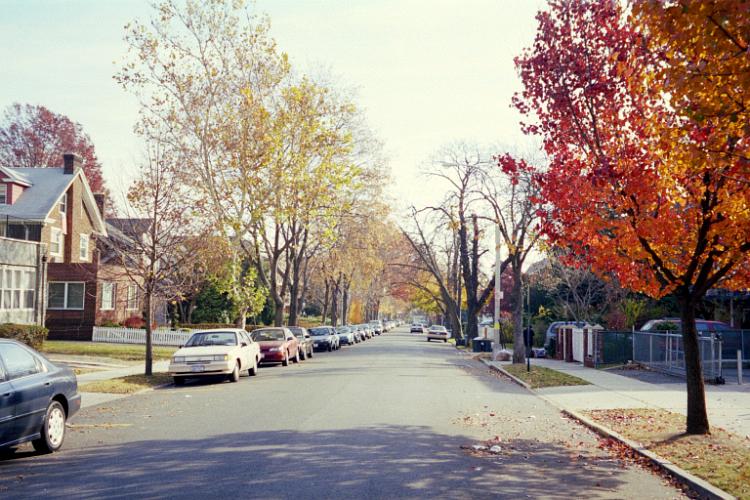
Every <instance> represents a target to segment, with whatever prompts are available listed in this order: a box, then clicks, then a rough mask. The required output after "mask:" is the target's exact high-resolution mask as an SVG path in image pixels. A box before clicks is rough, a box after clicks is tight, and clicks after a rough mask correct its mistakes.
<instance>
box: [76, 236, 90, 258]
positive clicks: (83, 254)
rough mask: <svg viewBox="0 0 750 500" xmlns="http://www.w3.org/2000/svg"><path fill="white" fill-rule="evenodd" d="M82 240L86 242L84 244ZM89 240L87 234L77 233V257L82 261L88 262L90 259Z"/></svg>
mask: <svg viewBox="0 0 750 500" xmlns="http://www.w3.org/2000/svg"><path fill="white" fill-rule="evenodd" d="M84 241H85V242H86V244H85V245H84V243H83V242H84ZM89 242H90V238H89V235H88V234H81V235H79V242H78V257H79V258H80V260H82V261H83V262H88V261H89V260H90V259H89ZM84 247H85V248H84Z"/></svg>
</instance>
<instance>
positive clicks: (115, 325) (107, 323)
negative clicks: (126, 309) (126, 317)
mask: <svg viewBox="0 0 750 500" xmlns="http://www.w3.org/2000/svg"><path fill="white" fill-rule="evenodd" d="M99 326H103V327H106V328H119V327H121V326H122V325H121V324H120V323H118V322H117V321H111V320H108V319H105V320H104V321H102V322H101V324H100V325H99Z"/></svg>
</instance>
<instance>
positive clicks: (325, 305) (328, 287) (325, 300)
mask: <svg viewBox="0 0 750 500" xmlns="http://www.w3.org/2000/svg"><path fill="white" fill-rule="evenodd" d="M325 282H326V292H325V295H323V313H322V316H323V317H322V318H321V323H323V324H324V325H325V324H326V318H327V317H328V298H329V296H330V294H331V284H330V283H329V282H328V280H327V279H326V280H325Z"/></svg>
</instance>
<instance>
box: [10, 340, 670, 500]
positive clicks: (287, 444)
mask: <svg viewBox="0 0 750 500" xmlns="http://www.w3.org/2000/svg"><path fill="white" fill-rule="evenodd" d="M70 423H71V429H70V432H69V434H68V436H67V440H66V443H65V445H64V447H63V450H62V451H60V452H58V453H56V454H53V455H48V456H34V455H33V454H32V453H31V451H30V450H31V448H30V447H22V448H20V449H19V450H18V451H16V452H15V453H14V454H12V455H11V456H9V457H6V458H4V459H3V460H2V461H0V498H3V499H9V498H24V499H26V498H36V497H44V498H76V499H88V498H123V499H124V498H128V499H130V498H222V499H224V498H263V499H273V498H337V499H338V498H357V499H360V498H410V497H412V498H421V497H437V498H472V499H474V498H514V499H515V498H580V497H591V498H639V499H643V498H676V497H679V496H680V492H679V491H677V490H675V489H674V488H672V487H670V486H668V485H667V484H665V483H664V481H662V480H661V479H660V478H659V477H657V476H654V475H652V474H651V473H649V472H647V471H645V470H643V469H640V468H637V467H632V466H627V465H625V464H621V463H620V462H618V460H617V459H615V458H613V457H612V456H610V455H608V454H607V453H606V452H604V451H602V450H600V449H599V448H598V447H597V439H596V437H595V436H594V435H593V434H591V433H590V432H589V431H587V430H585V429H583V428H581V427H580V426H578V425H577V424H575V423H573V422H570V421H569V420H567V419H565V418H563V417H562V416H561V415H560V413H559V412H558V411H556V410H555V409H554V408H553V407H551V406H549V405H548V404H546V403H544V402H543V401H541V400H539V399H538V398H536V397H535V396H533V395H531V394H529V393H527V392H526V391H525V390H523V389H521V388H520V387H518V386H516V385H514V384H512V383H510V382H509V381H506V380H503V379H501V378H499V377H498V376H495V375H493V374H492V373H491V372H489V371H488V370H487V369H486V368H485V367H484V366H483V365H481V364H480V363H478V362H476V361H473V360H471V359H470V358H469V357H468V356H466V355H463V354H460V353H458V352H457V351H456V350H455V349H454V348H452V347H451V346H450V345H447V344H442V343H440V344H438V343H428V342H426V341H425V340H424V338H423V337H420V336H417V335H410V334H408V333H402V332H391V333H388V334H385V335H383V336H381V337H378V338H375V339H373V340H369V341H367V342H366V343H364V344H359V345H356V346H354V347H348V348H347V347H344V348H343V349H342V350H341V351H339V352H334V353H320V354H317V355H316V356H315V357H314V358H313V359H312V360H308V361H304V362H301V363H300V364H299V365H292V366H289V367H281V366H278V367H267V368H262V369H261V371H260V375H259V376H257V377H253V378H249V377H243V378H242V379H241V381H240V382H239V383H237V384H231V383H225V382H221V383H212V384H208V383H193V384H190V383H189V384H188V385H186V386H185V387H181V388H175V387H169V388H166V389H161V390H156V391H152V392H148V393H144V394H140V395H137V396H133V397H130V398H125V399H121V400H117V401H114V402H111V403H109V404H104V405H100V406H96V407H91V408H87V409H84V410H83V411H81V412H80V413H79V414H78V415H77V416H76V417H74V418H73V419H72V420H71V422H70ZM495 437H498V438H499V442H500V447H501V451H500V453H498V454H494V453H487V452H475V451H474V450H473V449H471V447H472V446H473V445H475V444H482V443H483V441H484V440H487V439H493V440H494V438H495ZM466 448H469V449H466Z"/></svg>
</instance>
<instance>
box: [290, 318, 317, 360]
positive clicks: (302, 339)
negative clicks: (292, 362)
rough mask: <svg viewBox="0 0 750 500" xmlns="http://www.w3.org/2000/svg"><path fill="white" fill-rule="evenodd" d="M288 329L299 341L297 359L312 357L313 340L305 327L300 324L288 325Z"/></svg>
mask: <svg viewBox="0 0 750 500" xmlns="http://www.w3.org/2000/svg"><path fill="white" fill-rule="evenodd" d="M287 328H289V330H290V331H291V332H292V333H293V334H294V335H295V337H297V341H298V342H299V359H302V360H305V359H307V358H312V357H313V340H312V337H311V336H310V333H309V332H308V331H307V328H302V327H301V326H288V327H287Z"/></svg>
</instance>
